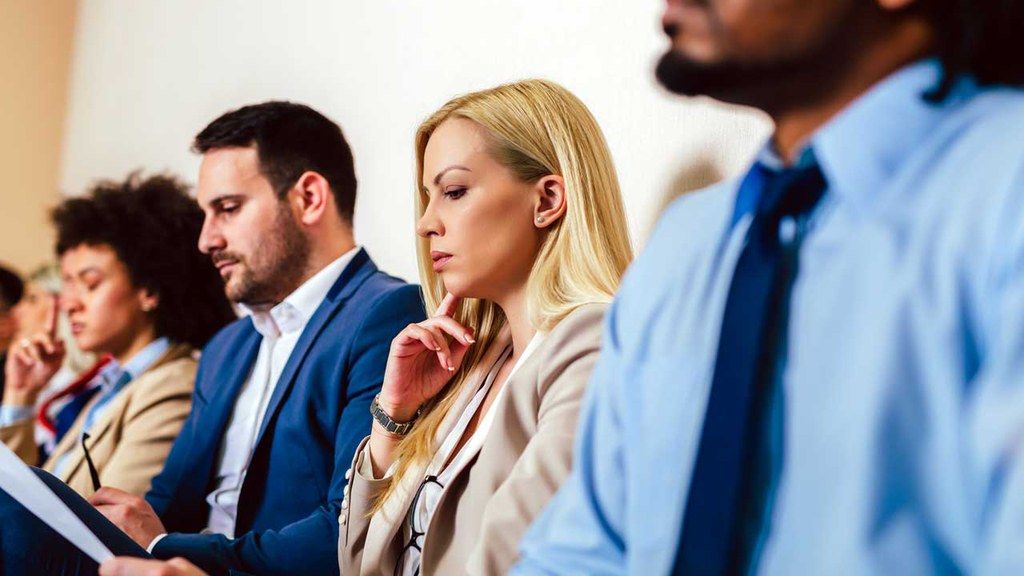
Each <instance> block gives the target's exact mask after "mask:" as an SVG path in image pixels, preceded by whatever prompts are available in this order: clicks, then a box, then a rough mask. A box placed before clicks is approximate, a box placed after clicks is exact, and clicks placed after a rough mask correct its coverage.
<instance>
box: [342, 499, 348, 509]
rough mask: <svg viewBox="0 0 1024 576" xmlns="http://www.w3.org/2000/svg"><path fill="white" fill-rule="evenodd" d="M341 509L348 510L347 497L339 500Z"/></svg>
mask: <svg viewBox="0 0 1024 576" xmlns="http://www.w3.org/2000/svg"><path fill="white" fill-rule="evenodd" d="M341 509H342V510H348V498H346V499H344V500H342V501H341Z"/></svg>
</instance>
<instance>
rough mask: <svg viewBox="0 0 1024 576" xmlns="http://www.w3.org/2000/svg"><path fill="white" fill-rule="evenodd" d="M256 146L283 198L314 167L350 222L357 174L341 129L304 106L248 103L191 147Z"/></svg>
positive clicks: (205, 130) (200, 150) (208, 129)
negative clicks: (300, 177) (329, 187)
mask: <svg viewBox="0 0 1024 576" xmlns="http://www.w3.org/2000/svg"><path fill="white" fill-rule="evenodd" d="M253 145H255V146H256V152H257V154H258V155H259V160H260V170H261V171H262V172H263V175H264V176H266V177H267V180H269V181H270V184H271V186H273V187H274V190H275V191H276V192H277V195H278V197H280V198H283V197H284V195H285V194H286V193H287V192H288V190H289V189H290V188H291V187H292V186H293V185H295V182H296V180H298V179H299V176H302V173H303V172H306V171H307V170H311V171H313V172H316V173H318V174H320V175H321V176H323V177H324V178H325V179H326V180H327V182H328V184H330V185H331V192H332V193H333V194H334V202H335V204H337V207H338V214H339V215H340V216H341V218H342V220H344V221H345V222H348V223H350V224H351V223H352V215H353V213H354V211H355V204H356V172H355V166H354V165H353V160H352V150H351V149H350V148H349V145H348V142H346V141H345V136H344V134H342V132H341V128H340V127H338V125H337V124H335V123H334V122H332V121H331V120H329V119H328V118H327V117H326V116H324V115H323V114H321V113H319V112H317V111H316V110H314V109H312V108H310V107H309V106H306V105H304V104H295V103H293V102H284V101H271V102H264V103H262V104H252V105H249V106H244V107H242V108H239V109H238V110H232V111H231V112H227V113H225V114H223V115H222V116H220V117H219V118H217V119H216V120H214V121H213V122H210V124H209V125H208V126H207V127H206V128H203V130H202V131H201V132H200V133H199V134H198V135H196V137H195V140H194V141H193V143H192V150H193V151H194V152H197V153H199V154H205V153H207V152H208V151H210V150H216V149H218V148H230V147H234V146H253Z"/></svg>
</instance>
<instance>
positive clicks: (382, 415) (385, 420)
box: [370, 394, 420, 436]
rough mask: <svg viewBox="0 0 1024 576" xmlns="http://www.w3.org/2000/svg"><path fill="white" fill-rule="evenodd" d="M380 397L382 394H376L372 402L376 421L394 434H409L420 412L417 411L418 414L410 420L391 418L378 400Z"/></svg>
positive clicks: (372, 411) (371, 406) (371, 405)
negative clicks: (396, 420) (398, 420)
mask: <svg viewBox="0 0 1024 576" xmlns="http://www.w3.org/2000/svg"><path fill="white" fill-rule="evenodd" d="M378 398H380V394H378V395H377V396H374V397H373V402H372V403H370V414H371V415H373V419H374V421H376V422H377V424H380V425H381V427H382V428H384V429H385V430H387V431H388V432H390V433H392V434H397V435H399V436H405V435H406V434H408V433H409V431H410V430H412V426H413V424H415V423H416V420H417V418H418V417H419V415H420V414H419V412H417V413H416V416H414V417H413V419H412V420H410V421H408V422H395V421H394V420H392V419H391V416H388V413H387V412H385V411H384V409H383V408H381V407H380V403H379V402H377V399H378Z"/></svg>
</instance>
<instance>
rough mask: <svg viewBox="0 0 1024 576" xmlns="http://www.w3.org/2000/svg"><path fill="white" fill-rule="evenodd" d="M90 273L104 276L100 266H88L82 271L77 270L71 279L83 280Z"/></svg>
mask: <svg viewBox="0 0 1024 576" xmlns="http://www.w3.org/2000/svg"><path fill="white" fill-rule="evenodd" d="M90 272H94V273H96V274H99V275H101V276H102V275H103V270H100V268H99V266H86V267H85V268H82V269H81V270H76V271H75V273H74V274H72V275H71V277H72V278H81V277H82V276H85V275H86V274H88V273H90Z"/></svg>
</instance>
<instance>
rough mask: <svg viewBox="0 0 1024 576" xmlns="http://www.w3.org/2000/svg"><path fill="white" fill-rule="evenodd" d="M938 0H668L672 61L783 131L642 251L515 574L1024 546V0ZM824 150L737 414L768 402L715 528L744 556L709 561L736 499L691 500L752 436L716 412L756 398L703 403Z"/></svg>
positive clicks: (876, 567)
mask: <svg viewBox="0 0 1024 576" xmlns="http://www.w3.org/2000/svg"><path fill="white" fill-rule="evenodd" d="M916 4H917V3H915V2H913V1H912V0H907V1H881V0H879V1H878V2H877V4H876V3H873V2H860V3H857V2H849V1H841V0H801V1H799V2H773V1H770V0H738V1H733V2H717V1H715V0H709V1H708V2H703V3H693V2H683V1H673V0H670V1H669V6H668V10H667V12H666V16H665V23H666V31H667V32H668V33H669V34H670V36H672V38H673V50H672V51H671V52H670V53H669V54H668V55H666V57H665V58H664V59H663V60H662V62H661V64H659V70H658V75H659V78H660V79H661V80H662V82H663V83H664V84H665V85H666V86H667V87H669V88H670V89H672V90H673V91H676V92H678V93H682V94H691V95H692V94H707V95H710V96H713V97H716V98H718V99H721V100H726V101H729V102H735V103H741V104H747V105H754V106H757V107H760V108H761V109H763V110H765V111H766V112H768V113H769V114H770V115H771V116H772V118H773V119H774V120H775V122H776V132H775V134H774V136H773V138H772V140H771V141H770V142H769V143H768V144H767V145H766V146H765V149H764V151H763V152H762V154H761V156H760V157H759V158H758V160H757V162H756V164H755V167H754V168H753V169H752V170H751V172H750V173H749V174H748V175H747V176H745V177H744V178H743V179H742V184H740V183H735V182H733V183H727V184H723V185H720V186H716V187H714V188H712V189H710V190H706V191H703V192H699V193H695V194H692V195H689V196H686V197H684V198H682V199H680V200H679V201H677V202H676V203H675V204H674V205H672V206H671V207H670V208H669V209H668V210H667V211H666V213H665V214H664V215H663V217H662V220H661V222H660V224H659V225H658V227H657V229H656V230H655V232H654V233H653V235H652V237H651V238H650V240H649V242H648V245H647V247H646V249H645V251H644V253H643V254H642V255H641V256H640V257H639V258H638V260H637V262H636V263H635V264H634V266H633V268H632V269H631V271H630V272H629V274H628V276H627V279H626V280H625V281H624V283H623V286H622V289H621V292H620V294H619V296H618V298H617V299H616V302H615V304H614V305H613V307H612V309H611V311H610V312H609V315H608V318H607V326H606V334H605V341H604V349H603V351H602V358H601V361H600V363H599V365H598V367H597V369H596V371H595V375H594V378H593V381H592V384H591V389H590V391H589V397H588V400H587V403H586V406H585V409H584V412H583V414H582V415H581V427H580V431H579V438H578V444H577V453H576V462H575V465H576V468H575V470H574V472H573V474H572V476H571V477H570V479H569V480H568V481H567V482H566V484H565V485H564V486H563V488H562V490H561V491H560V492H559V494H558V495H557V496H556V498H555V499H554V500H553V501H552V503H551V504H550V505H549V507H548V508H547V509H546V510H545V512H544V513H543V514H542V516H541V517H540V518H539V519H538V521H537V523H536V524H535V525H534V527H533V528H532V529H531V531H530V532H529V533H528V534H527V536H526V537H525V539H524V541H523V544H522V560H521V562H520V565H519V566H517V568H516V569H515V570H514V573H515V574H519V575H535V574H588V575H599V574H638V575H641V574H642V575H656V574H670V573H671V574H708V573H711V574H719V573H730V574H736V573H757V574H900V575H902V574H932V573H938V574H946V573H964V572H967V573H981V574H989V573H1019V572H1020V571H1021V570H1022V569H1024V92H1022V91H1021V90H1019V89H1018V88H1011V87H1006V86H999V85H1001V84H1003V85H1020V84H1022V83H1024V68H1022V66H1021V64H1020V62H1019V61H1017V62H1012V63H1011V62H1006V63H1004V62H1003V61H1002V60H998V59H996V58H995V57H996V56H1002V57H1003V59H1006V57H1007V56H1009V55H1010V54H1020V53H1022V52H1021V50H1020V48H1024V33H1022V32H1021V31H1020V30H1015V29H1014V28H1013V27H1014V26H1018V25H1019V23H1020V22H1022V21H1024V18H1022V17H1024V4H1021V3H1020V2H1004V3H1002V4H1001V5H1000V7H999V8H998V10H997V9H996V8H989V9H987V10H982V9H981V8H978V7H975V8H976V10H975V11H974V12H971V11H968V13H966V14H961V15H959V16H956V17H954V18H947V17H943V16H942V14H945V13H943V12H942V10H946V9H948V10H950V11H952V10H953V8H952V7H946V6H944V5H942V3H941V2H939V3H933V4H932V5H928V6H924V5H922V6H917V5H916ZM936 6H938V7H937V8H936ZM986 6H987V5H986ZM947 15H948V14H947ZM1013 23H1017V24H1013ZM968 32H969V34H968ZM805 164H806V165H809V167H811V168H813V169H814V170H818V171H820V176H821V177H822V178H823V180H824V186H823V190H822V191H820V192H819V193H820V200H818V201H817V204H816V205H815V204H812V206H813V209H811V210H810V211H809V213H807V214H806V215H805V216H804V217H799V218H795V219H786V218H784V219H783V221H782V222H781V225H780V226H779V229H778V234H779V237H780V239H781V240H779V241H777V243H778V242H781V243H782V244H783V245H784V246H796V250H795V255H796V260H795V262H796V265H795V272H793V274H792V276H791V277H790V281H791V283H790V284H789V285H788V286H785V291H784V294H786V295H787V298H784V299H782V303H783V304H782V306H781V308H780V310H782V314H783V315H782V316H781V317H782V318H785V319H786V320H785V322H784V323H783V327H784V329H783V330H782V331H781V332H782V334H781V336H780V335H779V334H774V335H773V337H774V340H772V344H773V345H774V347H772V348H770V350H773V351H775V353H774V354H773V355H772V356H771V358H770V359H769V360H768V361H767V364H759V365H758V366H759V367H760V368H765V366H767V368H766V369H763V370H760V371H759V372H758V374H757V376H758V377H763V376H765V375H766V374H767V375H768V376H769V377H768V378H762V379H761V380H758V381H759V382H760V383H761V384H760V385H761V386H762V388H761V389H758V390H763V391H767V393H763V394H762V395H761V396H756V397H757V398H759V399H760V400H759V402H753V403H752V405H751V407H750V408H749V411H746V412H740V414H757V415H759V418H758V419H756V420H755V421H754V422H755V424H753V425H751V426H750V428H749V429H750V430H752V432H751V433H750V434H748V435H747V436H745V437H743V438H741V439H740V440H739V443H740V444H741V445H742V444H743V442H744V441H745V442H746V443H747V445H746V451H745V452H742V453H741V455H742V457H741V458H740V460H739V462H740V465H741V468H740V469H741V470H742V471H743V475H742V477H740V478H739V482H740V485H741V486H742V487H743V488H745V489H747V491H746V492H744V491H743V490H740V491H738V492H737V493H738V494H740V495H741V496H740V497H738V498H736V499H735V500H728V499H723V501H726V502H734V503H737V504H736V507H734V508H728V507H725V508H722V509H728V510H729V511H730V512H729V513H730V514H734V517H735V518H736V521H735V522H734V525H733V526H732V529H731V531H729V532H727V533H728V534H729V541H728V542H724V543H722V542H714V541H712V542H709V546H706V548H715V547H719V544H722V546H720V547H721V548H722V549H723V550H725V551H726V552H727V557H726V558H725V559H724V561H725V562H726V563H725V564H714V562H712V561H708V562H705V561H706V560H707V559H706V558H703V557H702V556H703V555H704V554H705V552H706V550H704V549H701V548H699V547H698V548H688V546H687V544H688V541H690V540H694V539H698V538H699V537H700V536H701V535H700V534H699V533H700V531H701V530H703V529H705V528H707V529H708V530H717V529H718V528H717V527H716V526H715V524H716V523H717V519H716V518H715V517H708V516H706V515H705V516H703V518H704V521H705V522H706V524H693V523H691V522H690V520H691V519H692V518H691V517H693V518H697V517H701V516H700V514H699V512H701V509H704V508H708V507H709V506H711V505H717V504H718V502H717V500H718V499H719V498H720V494H719V492H717V491H716V488H717V487H716V486H714V485H711V486H710V490H709V489H708V486H707V485H706V484H707V483H706V482H705V483H704V484H705V485H702V486H697V482H696V481H695V480H694V479H695V478H704V479H706V478H708V477H709V476H706V475H705V476H702V474H704V473H705V471H706V470H707V469H709V468H710V467H713V466H715V465H717V464H719V463H720V461H722V460H725V459H727V458H729V457H731V456H730V455H729V454H727V452H728V451H729V450H731V448H730V447H728V446H726V444H725V443H722V444H715V443H708V442H705V440H706V438H707V437H708V434H709V430H711V429H714V430H716V432H717V433H718V434H723V435H727V433H728V430H729V428H730V426H732V425H733V424H734V423H735V424H736V425H737V426H738V425H739V424H740V420H741V419H742V418H738V419H736V420H733V419H731V418H729V419H725V420H719V421H714V420H713V419H706V418H705V414H706V413H707V412H709V411H712V412H713V411H714V410H716V409H717V408H715V400H714V399H713V396H714V394H712V391H713V388H715V389H716V392H717V388H718V387H719V380H720V378H719V377H720V372H725V371H727V370H728V369H729V368H730V366H728V365H724V364H726V363H724V362H723V363H717V362H716V359H718V358H722V357H725V358H730V357H731V356H730V354H739V355H741V356H742V351H736V350H729V349H720V348H719V344H720V340H721V341H729V342H731V341H733V339H735V338H736V336H737V335H736V334H735V327H736V326H735V320H736V318H735V317H732V320H730V322H732V324H729V325H728V326H726V324H725V323H724V322H723V317H726V318H729V317H730V316H729V314H728V312H729V311H730V308H735V306H736V305H737V304H742V303H741V302H739V303H738V302H734V301H733V298H732V296H734V295H735V293H739V292H741V291H742V290H743V289H745V288H746V286H739V287H738V286H736V285H733V280H734V278H736V277H739V276H740V273H741V268H743V266H744V262H743V261H742V260H741V255H743V254H746V252H747V250H748V248H749V246H750V245H751V243H752V242H754V240H753V239H752V237H753V235H751V236H748V231H750V230H751V229H752V225H753V224H754V223H755V222H756V221H757V219H759V218H761V214H762V210H764V200H763V193H765V191H766V190H768V188H766V187H765V186H764V185H762V184H761V183H760V181H761V180H762V179H763V178H764V176H763V175H764V174H771V173H774V172H779V171H780V169H782V168H783V167H791V166H795V167H796V168H801V167H803V165H805ZM787 223H788V226H787ZM762 224H763V222H762ZM794 236H795V237H796V238H798V241H797V243H796V244H793V243H789V244H787V242H788V240H785V238H787V237H790V238H791V237H794ZM758 241H761V240H758ZM743 272H744V273H748V272H749V270H746V269H743ZM754 278H755V279H756V277H754ZM752 283H756V282H752ZM787 302H788V306H787V304H786V303H787ZM778 311H779V310H775V312H778ZM750 322H751V325H750V329H751V330H752V331H753V330H763V329H764V324H757V325H756V326H755V325H754V320H753V319H752V320H751V321H750ZM727 336H728V338H729V340H726V338H727ZM767 338H768V337H767V336H766V337H765V338H764V339H762V340H760V341H759V342H760V345H761V346H762V348H761V349H762V351H763V350H764V349H765V348H763V346H764V345H765V342H766V341H767ZM762 360H763V359H762ZM718 364H723V365H718ZM726 405H727V403H726ZM720 407H721V406H720V405H719V406H718V408H720ZM727 407H728V406H727ZM715 413H721V412H715ZM723 437H724V436H723ZM702 449H703V450H702ZM716 450H720V452H716ZM754 464H757V465H758V466H755V465H754ZM759 466H760V467H759ZM712 477H713V476H712ZM751 485H753V486H754V490H753V491H750V487H751ZM695 491H698V493H699V494H700V497H699V498H691V497H692V496H693V494H694V493H695ZM752 494H753V495H754V497H750V496H751V495H752ZM751 519H754V520H755V521H756V524H753V525H755V526H756V530H751V529H750V527H751V525H752V524H751V523H750V521H751ZM684 527H685V528H684ZM751 534H753V537H750V538H746V539H745V537H746V536H750V535H751ZM688 539H689V540H688ZM683 551H687V552H686V553H683ZM737 558H739V559H741V560H740V561H737ZM712 565H716V566H719V568H716V569H706V568H705V567H707V566H712ZM721 566H726V568H721Z"/></svg>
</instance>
